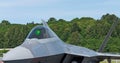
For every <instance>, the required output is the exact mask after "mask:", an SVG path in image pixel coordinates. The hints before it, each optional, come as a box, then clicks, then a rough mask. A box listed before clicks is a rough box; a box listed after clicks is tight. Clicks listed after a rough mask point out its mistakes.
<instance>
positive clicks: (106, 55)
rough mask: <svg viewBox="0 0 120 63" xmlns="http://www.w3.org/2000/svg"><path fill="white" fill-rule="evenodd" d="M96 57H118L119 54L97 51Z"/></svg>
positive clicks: (119, 56)
mask: <svg viewBox="0 0 120 63" xmlns="http://www.w3.org/2000/svg"><path fill="white" fill-rule="evenodd" d="M96 57H98V58H105V59H120V54H110V53H98V55H97V56H96Z"/></svg>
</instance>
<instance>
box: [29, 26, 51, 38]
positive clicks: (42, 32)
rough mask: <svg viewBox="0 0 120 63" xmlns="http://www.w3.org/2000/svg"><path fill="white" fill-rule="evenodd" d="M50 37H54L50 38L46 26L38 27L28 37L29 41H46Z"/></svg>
mask: <svg viewBox="0 0 120 63" xmlns="http://www.w3.org/2000/svg"><path fill="white" fill-rule="evenodd" d="M50 37H52V36H50V32H49V30H48V29H47V28H46V27H44V26H36V27H35V28H33V29H32V31H31V32H30V33H29V35H28V36H27V38H28V39H32V38H37V39H45V38H50Z"/></svg>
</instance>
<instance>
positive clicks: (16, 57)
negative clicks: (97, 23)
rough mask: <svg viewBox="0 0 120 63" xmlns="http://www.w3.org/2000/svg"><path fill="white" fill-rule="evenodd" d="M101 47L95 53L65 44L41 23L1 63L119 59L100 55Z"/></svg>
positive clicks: (95, 62) (89, 62)
mask: <svg viewBox="0 0 120 63" xmlns="http://www.w3.org/2000/svg"><path fill="white" fill-rule="evenodd" d="M113 27H115V26H113ZM110 34H111V31H110V33H109V34H108V35H110ZM108 35H107V36H108ZM107 38H108V37H107ZM105 41H106V40H105ZM102 47H104V45H102ZM102 47H100V49H99V51H98V52H96V51H93V50H90V49H88V48H85V47H81V46H75V45H70V44H66V43H65V42H63V41H62V40H61V39H60V38H59V37H58V36H57V35H56V34H55V33H54V32H53V31H52V30H51V29H50V28H49V26H48V25H47V23H46V22H45V21H43V25H38V26H36V27H34V28H33V29H32V30H31V32H30V33H29V34H28V36H27V38H26V39H25V40H24V42H23V43H22V44H21V45H19V46H17V47H15V48H14V49H12V50H10V51H9V52H7V53H6V54H5V55H4V56H3V58H2V61H1V63H100V62H101V61H103V60H104V59H108V60H109V61H108V62H109V63H111V61H110V59H120V55H116V54H108V53H101V51H102V50H103V49H104V48H102Z"/></svg>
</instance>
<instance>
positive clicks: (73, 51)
mask: <svg viewBox="0 0 120 63" xmlns="http://www.w3.org/2000/svg"><path fill="white" fill-rule="evenodd" d="M67 48H68V51H67V52H66V53H67V54H70V55H76V56H84V57H91V58H104V59H120V55H119V54H109V53H99V52H95V51H93V50H90V49H87V48H84V47H79V46H74V45H68V44H67Z"/></svg>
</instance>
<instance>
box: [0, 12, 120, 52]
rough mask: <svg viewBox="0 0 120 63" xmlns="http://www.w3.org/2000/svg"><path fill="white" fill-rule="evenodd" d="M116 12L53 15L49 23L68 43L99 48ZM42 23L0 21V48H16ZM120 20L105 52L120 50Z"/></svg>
mask: <svg viewBox="0 0 120 63" xmlns="http://www.w3.org/2000/svg"><path fill="white" fill-rule="evenodd" d="M116 18H119V17H117V16H116V15H114V14H106V15H103V16H102V17H101V18H100V19H97V20H96V19H94V18H91V17H82V18H74V19H72V20H70V21H66V20H64V19H58V20H57V19H56V18H54V17H51V18H49V19H48V21H47V23H48V25H49V26H50V28H51V29H52V30H53V31H54V32H55V33H56V34H57V35H58V36H59V37H60V38H61V39H62V40H63V41H65V42H66V43H69V44H74V45H77V46H83V47H87V48H90V49H93V50H95V51H97V50H98V48H99V46H100V45H101V43H102V41H103V40H104V38H105V36H106V34H107V33H108V31H109V29H110V27H111V25H112V23H113V22H114V21H115V19H116ZM36 25H41V23H34V22H32V23H27V24H11V23H10V22H9V21H7V20H3V21H2V22H1V23H0V48H14V47H16V46H18V45H20V44H22V42H23V41H24V39H25V38H26V36H27V34H28V33H29V31H30V30H31V29H32V28H33V27H34V26H36ZM119 45H120V21H119V23H118V25H117V26H116V28H115V30H114V31H113V33H112V35H111V37H110V39H109V41H108V44H107V46H106V48H105V50H104V51H105V52H120V47H119Z"/></svg>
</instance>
